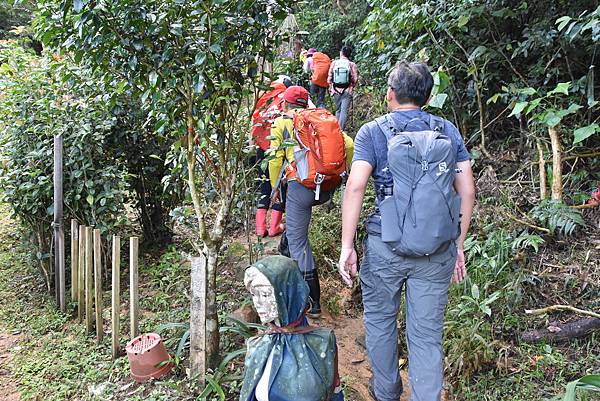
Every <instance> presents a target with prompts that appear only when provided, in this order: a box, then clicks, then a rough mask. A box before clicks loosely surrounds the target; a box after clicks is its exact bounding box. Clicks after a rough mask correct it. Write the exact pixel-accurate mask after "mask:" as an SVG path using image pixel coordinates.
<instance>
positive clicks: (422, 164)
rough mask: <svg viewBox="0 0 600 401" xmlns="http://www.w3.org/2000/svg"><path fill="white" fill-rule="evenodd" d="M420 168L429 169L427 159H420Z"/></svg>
mask: <svg viewBox="0 0 600 401" xmlns="http://www.w3.org/2000/svg"><path fill="white" fill-rule="evenodd" d="M421 170H423V171H427V170H429V162H428V161H427V160H421Z"/></svg>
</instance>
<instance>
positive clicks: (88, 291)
mask: <svg viewBox="0 0 600 401" xmlns="http://www.w3.org/2000/svg"><path fill="white" fill-rule="evenodd" d="M92 235H93V231H92V227H86V228H85V327H86V331H87V333H88V334H90V333H91V332H92V298H93V297H94V293H93V291H94V289H93V286H94V284H93V282H92V278H93V275H94V270H93V269H94V268H93V266H94V260H93V258H92Z"/></svg>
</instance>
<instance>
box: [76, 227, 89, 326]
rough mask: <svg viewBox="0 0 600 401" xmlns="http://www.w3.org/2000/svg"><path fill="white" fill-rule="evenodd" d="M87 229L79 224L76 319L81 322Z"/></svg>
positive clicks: (83, 306)
mask: <svg viewBox="0 0 600 401" xmlns="http://www.w3.org/2000/svg"><path fill="white" fill-rule="evenodd" d="M86 233H87V230H86V227H85V226H84V225H81V226H79V255H78V262H79V268H78V278H77V281H78V283H77V287H78V288H77V320H78V321H79V323H81V322H83V315H84V313H83V311H84V310H85V236H86Z"/></svg>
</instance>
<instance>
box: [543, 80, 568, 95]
mask: <svg viewBox="0 0 600 401" xmlns="http://www.w3.org/2000/svg"><path fill="white" fill-rule="evenodd" d="M570 87H571V82H561V83H559V84H558V85H556V88H554V89H552V90H551V91H550V92H548V95H547V96H550V95H554V94H555V93H560V94H563V95H568V94H569V88H570Z"/></svg>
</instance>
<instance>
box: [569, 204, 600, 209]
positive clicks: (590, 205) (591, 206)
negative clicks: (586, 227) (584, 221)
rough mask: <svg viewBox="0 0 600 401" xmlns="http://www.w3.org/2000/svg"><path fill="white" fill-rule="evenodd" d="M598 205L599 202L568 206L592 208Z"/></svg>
mask: <svg viewBox="0 0 600 401" xmlns="http://www.w3.org/2000/svg"><path fill="white" fill-rule="evenodd" d="M598 206H600V203H595V204H594V203H586V204H584V205H571V206H569V207H570V208H571V209H593V208H595V207H598Z"/></svg>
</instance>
